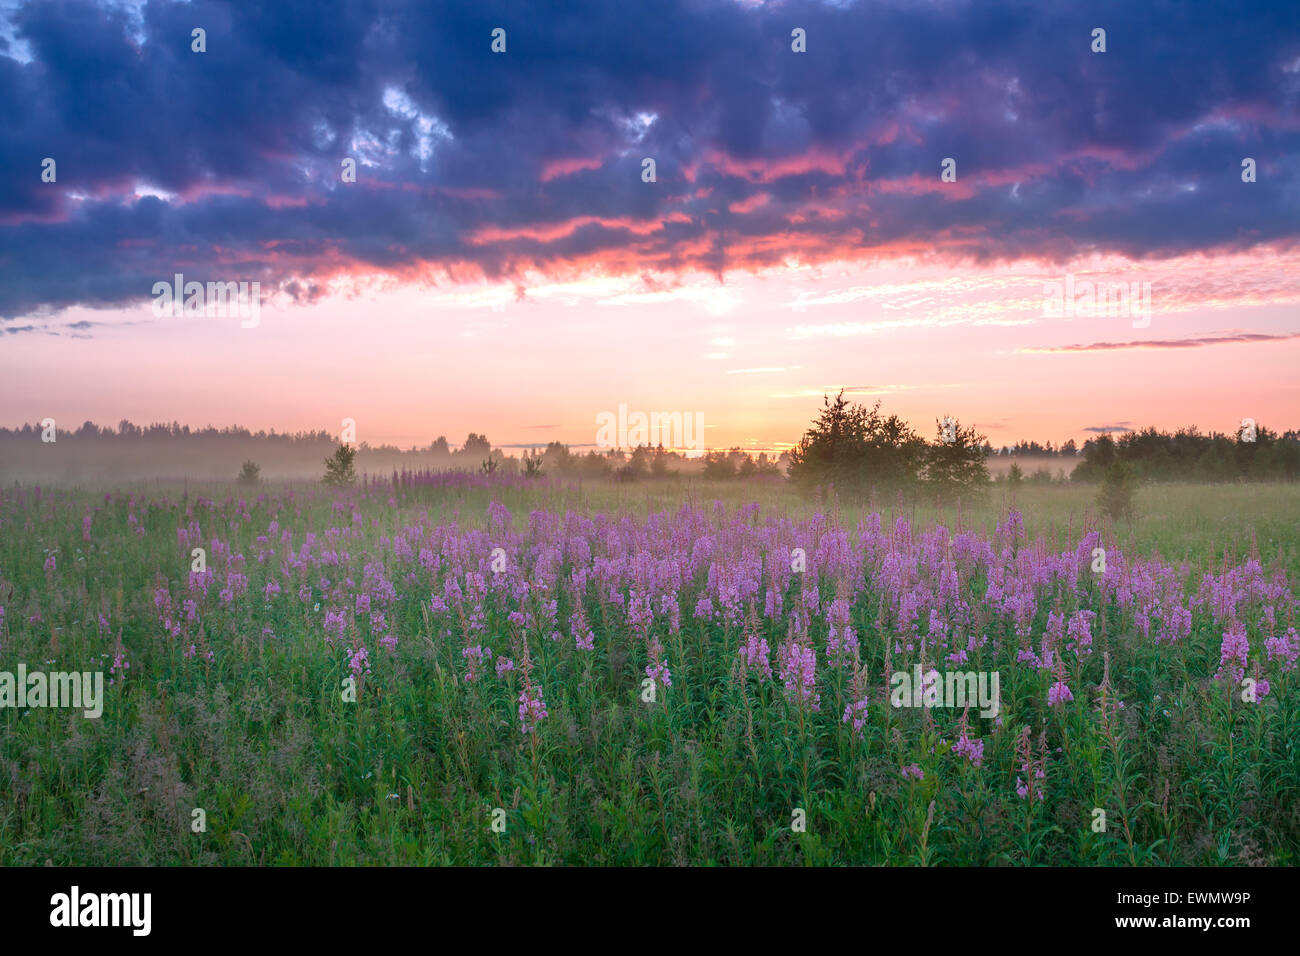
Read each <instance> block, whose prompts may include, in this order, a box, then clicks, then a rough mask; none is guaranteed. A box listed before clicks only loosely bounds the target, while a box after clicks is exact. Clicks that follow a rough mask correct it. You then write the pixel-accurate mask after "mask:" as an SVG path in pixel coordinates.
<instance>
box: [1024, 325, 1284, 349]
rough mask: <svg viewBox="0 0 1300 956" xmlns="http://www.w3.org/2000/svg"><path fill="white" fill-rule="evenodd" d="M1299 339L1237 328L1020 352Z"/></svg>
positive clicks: (1171, 346) (1169, 347) (1145, 347)
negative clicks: (1184, 336)
mask: <svg viewBox="0 0 1300 956" xmlns="http://www.w3.org/2000/svg"><path fill="white" fill-rule="evenodd" d="M1291 339H1300V332H1290V333H1287V334H1284V335H1271V334H1269V333H1266V332H1245V331H1241V330H1237V329H1233V330H1230V331H1228V332H1225V333H1223V334H1218V335H1205V336H1200V337H1198V338H1186V339H1144V340H1139V341H1134V342H1093V343H1091V344H1090V345H1057V346H1050V347H1044V348H1027V349H1020V351H1021V352H1040V353H1059V352H1111V351H1119V350H1123V349H1198V348H1206V347H1208V346H1211V345H1234V344H1239V343H1247V342H1286V341H1289V340H1291Z"/></svg>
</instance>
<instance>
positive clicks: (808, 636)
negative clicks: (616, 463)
mask: <svg viewBox="0 0 1300 956" xmlns="http://www.w3.org/2000/svg"><path fill="white" fill-rule="evenodd" d="M1095 493H1096V489H1095V487H1089V486H1078V485H1068V484H1067V485H1051V486H1037V487H1035V486H1028V485H1021V486H1019V487H1012V486H1009V485H1008V484H1006V483H998V484H997V485H995V486H993V488H992V489H991V490H990V491H989V492H988V493H987V494H986V495H985V496H983V497H982V498H980V499H977V500H975V501H966V502H962V503H951V502H944V501H938V500H927V499H925V498H921V499H917V500H904V499H901V498H894V499H889V500H879V501H865V502H848V501H839V500H835V499H834V498H830V499H823V498H816V497H813V498H808V497H802V496H800V495H798V494H796V492H795V491H793V490H792V489H791V488H790V487H789V486H787V485H786V484H785V483H783V482H781V481H779V480H774V481H757V480H756V481H753V482H748V483H746V482H727V483H716V484H712V483H708V482H704V481H701V480H697V479H686V478H675V479H669V480H664V481H660V482H654V481H645V482H633V483H627V484H616V483H611V482H604V481H602V482H590V483H585V484H580V483H564V482H553V481H550V480H548V479H540V480H535V481H529V480H526V479H523V478H519V477H502V478H494V477H484V476H471V475H458V474H447V475H441V476H424V477H416V476H399V477H398V480H397V481H392V480H389V479H385V480H382V481H378V482H373V481H372V482H368V483H367V484H365V485H363V486H359V487H356V488H352V489H343V490H327V489H324V488H322V487H321V486H319V485H316V484H311V483H298V484H285V483H269V484H264V485H262V486H258V487H255V488H247V487H240V486H237V485H234V484H225V485H205V486H195V485H192V484H191V485H188V486H182V485H180V484H174V483H143V482H142V483H136V484H132V485H121V486H117V487H113V488H88V487H81V488H74V487H61V488H37V487H35V486H33V485H30V484H28V485H13V486H10V487H8V488H4V489H0V672H3V671H9V672H13V671H16V669H17V667H18V665H19V664H20V663H21V664H24V665H25V666H26V668H27V669H28V670H29V671H30V670H34V669H46V670H51V671H54V670H60V669H67V670H71V669H77V670H102V671H103V672H104V675H105V682H106V685H107V686H106V687H105V701H104V709H103V714H102V716H101V717H99V718H97V719H87V718H86V717H84V716H83V715H82V713H81V711H79V710H68V709H58V708H48V707H47V708H40V707H31V708H25V709H22V708H16V707H9V708H5V709H0V864H4V865H42V864H45V863H47V862H52V863H53V864H55V865H79V864H103V865H123V864H160V865H167V864H192V865H207V864H258V865H294V864H326V865H339V864H343V865H353V864H374V865H383V864H414V865H445V864H460V865H484V864H505V865H530V864H575V865H644V864H651V865H712V864H718V865H788V864H794V865H802V864H812V865H841V864H852V865H921V866H931V865H952V864H973V865H996V866H1005V865H1017V866H1019V865H1073V864H1084V865H1133V864H1136V865H1206V864H1209V865H1219V864H1223V865H1295V864H1296V863H1297V862H1298V861H1300V858H1298V856H1297V854H1298V851H1300V799H1298V798H1300V717H1297V713H1296V701H1297V697H1296V695H1297V675H1296V670H1295V664H1296V660H1297V656H1300V636H1297V632H1296V623H1295V618H1296V610H1297V601H1296V596H1295V593H1294V582H1295V581H1296V580H1297V575H1300V486H1297V485H1295V484H1253V485H1213V486H1211V485H1164V486H1160V487H1158V488H1157V487H1145V488H1143V489H1142V490H1141V491H1140V492H1139V494H1138V497H1137V513H1136V515H1135V516H1134V517H1133V518H1132V519H1131V520H1127V521H1122V522H1118V523H1112V522H1110V521H1106V520H1102V519H1101V518H1100V517H1099V516H1098V513H1097V509H1096V507H1095V506H1094V504H1093V497H1094V496H1095ZM196 549H201V551H202V554H201V555H196V553H195V551H196ZM1099 550H1100V552H1104V554H1102V555H1101V557H1100V559H1099ZM199 557H201V558H202V561H201V562H200V561H199ZM916 667H920V668H921V670H922V672H927V671H928V670H929V669H930V668H934V669H937V670H938V671H940V672H941V673H942V672H952V671H963V672H966V671H970V672H979V673H997V674H998V675H999V677H1000V708H999V711H998V714H997V716H996V717H985V716H981V715H980V713H979V708H978V707H976V706H971V707H969V708H942V707H933V708H931V707H923V706H922V707H896V706H894V705H893V703H892V702H891V676H892V675H893V674H894V673H896V672H913V670H914V668H916ZM109 682H111V683H109Z"/></svg>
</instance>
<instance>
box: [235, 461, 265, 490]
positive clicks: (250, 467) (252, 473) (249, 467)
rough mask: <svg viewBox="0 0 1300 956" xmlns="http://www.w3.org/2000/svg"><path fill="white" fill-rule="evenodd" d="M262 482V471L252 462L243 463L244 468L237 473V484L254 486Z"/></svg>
mask: <svg viewBox="0 0 1300 956" xmlns="http://www.w3.org/2000/svg"><path fill="white" fill-rule="evenodd" d="M261 480H262V469H261V468H260V467H258V465H257V463H256V462H254V461H246V462H244V467H243V468H242V469H241V470H240V472H239V483H240V484H241V485H255V484H257V483H258V482H259V481H261Z"/></svg>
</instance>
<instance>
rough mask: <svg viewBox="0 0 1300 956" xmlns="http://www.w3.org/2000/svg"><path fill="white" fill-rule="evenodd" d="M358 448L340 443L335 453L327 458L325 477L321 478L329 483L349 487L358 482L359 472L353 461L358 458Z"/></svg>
mask: <svg viewBox="0 0 1300 956" xmlns="http://www.w3.org/2000/svg"><path fill="white" fill-rule="evenodd" d="M356 457H357V450H356V449H355V448H352V447H350V446H348V445H339V447H338V448H336V449H335V450H334V454H333V455H331V456H330V457H329V458H326V459H325V477H324V478H322V479H321V481H323V482H324V483H325V484H327V485H335V486H337V487H347V486H350V485H355V484H356V483H357V473H356V470H355V469H354V468H353V466H352V463H353V461H355V460H356Z"/></svg>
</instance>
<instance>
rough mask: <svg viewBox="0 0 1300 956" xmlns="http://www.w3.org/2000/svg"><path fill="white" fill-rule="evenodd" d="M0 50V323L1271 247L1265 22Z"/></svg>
mask: <svg viewBox="0 0 1300 956" xmlns="http://www.w3.org/2000/svg"><path fill="white" fill-rule="evenodd" d="M6 20H7V22H6V23H5V24H4V30H3V32H4V33H5V34H6V40H7V41H9V42H6V44H5V45H4V47H3V48H0V124H3V128H4V130H5V135H4V137H3V139H2V140H0V169H3V171H4V175H5V185H6V188H5V189H4V190H3V191H2V192H0V318H9V319H12V318H16V317H20V316H25V315H28V314H31V313H33V312H36V311H38V310H40V309H42V308H45V309H60V308H65V307H68V306H72V305H82V306H87V307H92V308H102V307H113V306H119V305H124V304H128V303H131V302H137V301H143V300H145V299H147V298H148V297H149V295H150V289H151V287H152V283H153V282H155V281H158V280H161V279H165V278H167V277H169V276H170V275H171V274H172V273H173V272H177V271H180V272H184V273H185V274H186V276H187V277H189V276H193V277H194V278H195V279H196V280H198V281H204V282H206V281H209V280H211V281H228V280H248V281H253V280H257V281H261V282H262V283H263V287H264V289H266V290H267V291H268V292H270V291H275V290H283V291H286V292H287V293H288V294H289V295H291V296H292V297H294V298H295V299H296V300H298V301H306V302H310V301H312V300H313V296H314V293H315V291H316V290H321V289H325V288H328V287H329V285H330V282H331V281H332V280H334V279H337V278H339V277H352V276H363V275H370V274H383V275H387V276H391V277H395V278H396V279H398V280H399V281H402V282H427V281H429V280H440V281H450V282H454V281H457V280H458V279H461V278H474V279H477V278H488V279H494V280H510V279H514V278H516V277H518V276H520V275H523V274H525V273H527V272H529V271H536V272H540V273H541V274H543V275H545V276H547V277H557V278H572V277H574V276H575V275H579V274H591V273H597V272H599V273H604V274H629V275H649V276H656V275H663V274H669V275H671V274H674V273H677V272H680V271H682V270H688V271H689V270H701V271H704V272H708V273H711V274H715V275H719V276H721V275H724V274H725V273H727V272H729V271H731V270H757V269H762V268H767V267H772V266H779V265H782V264H783V263H787V262H790V261H799V262H809V263H817V262H827V261H831V260H851V259H856V260H860V261H870V260H874V259H879V258H881V257H887V256H896V255H925V256H933V257H937V258H938V259H940V260H941V261H944V262H971V263H975V264H982V263H993V262H999V261H1008V260H1013V259H1019V258H1024V257H1034V258H1039V259H1043V260H1048V261H1055V262H1063V261H1066V260H1068V259H1070V258H1072V257H1074V256H1076V255H1078V254H1080V253H1082V252H1092V251H1100V252H1104V253H1111V254H1115V255H1121V256H1126V257H1129V258H1132V259H1138V260H1150V259H1153V258H1163V257H1169V256H1175V255H1183V254H1188V253H1194V252H1203V251H1204V252H1221V251H1224V250H1241V249H1249V248H1255V247H1258V246H1260V245H1262V244H1272V245H1274V246H1278V247H1288V246H1291V245H1295V244H1296V238H1297V235H1298V230H1300V225H1298V224H1300V215H1297V214H1298V213H1300V163H1297V162H1296V160H1297V156H1298V154H1300V123H1297V121H1296V119H1295V116H1296V107H1297V105H1298V104H1300V73H1297V72H1296V71H1295V70H1294V69H1293V65H1294V63H1295V61H1296V35H1297V31H1296V28H1295V23H1294V16H1293V11H1291V10H1290V9H1289V8H1288V7H1287V6H1286V5H1285V4H1247V5H1244V6H1236V7H1227V6H1225V7H1221V8H1213V9H1201V8H1194V9H1193V8H1187V9H1186V10H1184V9H1182V8H1179V7H1170V6H1168V5H1152V6H1147V5H1137V6H1134V5H1132V4H1129V3H1121V2H1118V0H1115V2H1109V3H1102V4H1100V5H1099V6H1098V5H1093V6H1090V7H1089V9H1088V10H1086V11H1084V10H1080V9H1074V8H1072V7H1070V6H1069V5H1053V4H1035V3H1026V2H1021V0H1002V2H992V3H963V2H955V3H944V4H923V5H918V4H905V3H883V4H864V3H859V4H851V5H847V4H826V3H821V2H813V0H796V2H791V3H785V4H771V5H761V6H759V5H753V4H740V3H735V2H733V0H662V2H660V3H658V4H656V6H655V14H654V16H648V15H646V16H642V15H640V14H637V13H636V12H633V11H631V10H630V9H629V8H628V7H627V5H626V4H623V3H617V2H612V0H573V2H567V3H564V4H543V5H540V6H536V7H528V6H521V5H519V4H518V3H514V2H510V0H477V2H473V3H470V2H463V3H437V4H429V3H424V2H419V0H386V2H383V3H380V2H379V0H277V2H274V3H272V2H258V0H248V2H243V3H239V4H227V3H223V2H218V0H194V2H192V3H186V4H175V3H148V4H143V5H141V4H122V3H118V2H103V3H93V2H90V0H31V2H27V3H24V4H23V5H22V6H19V7H17V8H16V9H14V10H11V11H8V13H7V17H6ZM1101 21H1105V22H1107V23H1112V24H1115V25H1114V26H1113V27H1111V35H1112V38H1113V39H1112V44H1113V47H1114V48H1113V49H1112V50H1111V52H1109V53H1107V54H1104V55H1097V54H1092V53H1091V52H1090V50H1089V40H1090V31H1091V29H1092V27H1093V26H1094V25H1095V22H1101ZM791 22H798V23H799V24H800V25H801V26H803V27H804V28H805V29H806V30H807V31H808V38H809V39H808V44H809V46H808V50H809V52H808V53H806V54H795V53H792V52H791V50H790V43H789V39H790V37H789V34H790V27H789V25H790V23H791ZM196 24H202V25H203V26H204V28H205V29H206V30H207V52H206V53H201V54H200V53H193V52H191V50H190V46H189V36H190V30H191V29H192V28H193V26H194V25H196ZM498 25H501V26H504V27H505V28H506V30H507V52H506V53H504V54H493V53H492V52H490V49H489V42H490V31H491V30H492V28H493V27H495V26H498ZM1121 39H1122V42H1120V41H1121ZM1207 77H1212V82H1207ZM1188 90H1193V91H1196V92H1195V95H1190V96H1189V95H1188V93H1187V91H1188ZM1245 156H1250V157H1253V158H1255V159H1256V162H1257V164H1258V170H1259V178H1258V181H1257V182H1255V183H1252V184H1244V183H1242V182H1241V180H1240V169H1239V166H1238V164H1239V162H1240V158H1241V157H1245ZM45 157H51V158H54V159H55V160H56V161H57V164H58V165H57V170H58V178H57V181H56V182H55V183H45V182H42V181H41V178H40V171H41V161H42V159H43V158H45ZM345 157H351V158H354V159H356V160H357V173H358V175H357V182H355V183H346V184H345V183H343V182H342V181H341V177H340V170H341V165H340V164H341V162H342V160H343V159H344V158H345ZM647 157H649V158H653V159H655V161H656V171H657V181H656V182H654V183H645V182H643V181H642V179H641V172H642V160H643V159H644V158H647ZM943 157H953V158H955V159H956V161H957V174H958V179H957V182H956V183H949V184H945V183H941V182H940V180H939V159H940V158H943ZM717 308H718V309H719V311H725V310H726V309H727V308H728V305H727V302H726V301H725V299H719V300H718V302H717ZM874 327H875V328H878V327H879V326H874ZM833 334H834V333H833ZM850 334H858V333H850Z"/></svg>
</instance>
